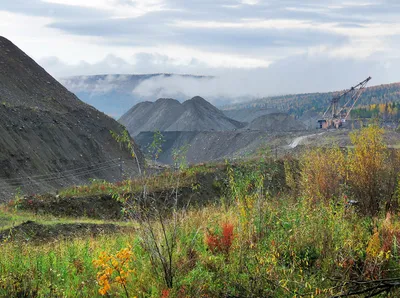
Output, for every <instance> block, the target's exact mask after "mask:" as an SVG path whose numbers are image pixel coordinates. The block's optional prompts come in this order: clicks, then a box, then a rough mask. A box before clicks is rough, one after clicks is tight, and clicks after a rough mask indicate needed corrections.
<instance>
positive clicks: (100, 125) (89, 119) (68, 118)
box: [0, 37, 142, 200]
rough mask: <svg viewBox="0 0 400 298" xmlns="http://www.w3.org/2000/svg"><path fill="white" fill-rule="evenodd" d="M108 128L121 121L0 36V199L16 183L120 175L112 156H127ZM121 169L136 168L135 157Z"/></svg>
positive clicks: (40, 186) (27, 186) (38, 187)
mask: <svg viewBox="0 0 400 298" xmlns="http://www.w3.org/2000/svg"><path fill="white" fill-rule="evenodd" d="M110 130H112V131H115V132H119V133H120V132H122V127H121V126H120V125H119V124H118V123H117V122H116V121H115V120H113V119H111V118H110V117H108V116H106V115H104V114H103V113H101V112H99V111H97V110H96V109H94V108H93V107H91V106H89V105H87V104H85V103H83V102H82V101H80V100H79V99H78V98H77V97H76V96H75V95H74V94H72V93H70V92H69V91H68V90H67V89H65V88H64V87H63V86H62V85H61V84H59V83H58V82H57V81H56V80H55V79H54V78H52V77H51V76H50V75H49V74H48V73H47V72H46V71H45V70H44V69H43V68H41V67H40V66H39V65H38V64H36V63H35V61H33V60H32V59H31V58H29V57H28V56H27V55H26V54H25V53H24V52H22V51H21V50H20V49H19V48H17V47H16V46H15V45H14V44H13V43H11V42H10V41H9V40H7V39H6V38H4V37H0V200H2V199H4V198H6V197H7V196H10V195H12V193H13V192H15V189H16V188H17V187H22V190H26V191H29V192H36V191H42V190H54V188H57V187H60V186H65V185H69V184H75V183H82V182H87V180H88V178H101V179H107V180H115V179H119V176H120V173H119V169H118V167H117V165H116V164H115V161H116V160H117V159H118V158H120V157H122V158H123V159H125V160H128V159H129V153H128V152H125V151H123V150H121V149H120V146H119V144H117V143H116V142H115V140H114V139H113V138H112V137H111V134H110ZM136 151H137V152H138V156H139V160H140V161H141V162H142V155H141V153H140V152H139V150H138V148H136ZM100 164H101V166H100ZM77 168H79V170H74V169H77ZM66 170H68V172H65V171H66ZM126 170H127V171H129V172H130V173H135V172H136V171H137V169H136V168H135V166H134V163H129V164H127V165H126ZM55 173H59V174H55ZM27 177H33V178H31V179H29V178H27Z"/></svg>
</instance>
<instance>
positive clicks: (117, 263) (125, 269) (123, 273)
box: [93, 247, 134, 297]
mask: <svg viewBox="0 0 400 298" xmlns="http://www.w3.org/2000/svg"><path fill="white" fill-rule="evenodd" d="M133 259H134V256H133V253H132V250H131V247H128V248H124V249H121V250H120V251H119V252H117V253H116V254H115V255H108V254H107V253H106V252H102V253H101V254H100V256H99V259H97V260H94V261H93V265H94V266H95V267H96V268H99V269H100V271H99V272H98V273H97V282H98V284H99V286H100V287H101V288H100V289H99V293H100V294H101V295H106V294H107V293H108V292H109V291H110V290H111V285H112V284H113V283H114V284H117V285H120V286H122V287H123V288H124V290H125V294H126V297H129V295H128V291H127V289H126V283H127V280H128V277H129V276H130V274H131V273H133V272H134V270H132V269H130V262H131V260H133Z"/></svg>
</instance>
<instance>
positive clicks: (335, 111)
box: [318, 77, 371, 128]
mask: <svg viewBox="0 0 400 298" xmlns="http://www.w3.org/2000/svg"><path fill="white" fill-rule="evenodd" d="M370 80H371V77H368V78H367V79H365V80H364V81H362V82H361V83H359V84H358V85H356V86H354V87H351V88H350V89H348V90H345V91H343V92H342V93H341V94H339V95H338V96H335V97H333V98H332V99H331V103H330V105H329V107H328V109H327V110H326V111H325V113H324V115H323V116H322V119H321V120H318V124H319V128H339V127H341V126H342V125H343V123H345V122H346V120H347V118H348V117H349V115H350V112H351V110H352V109H353V107H354V106H355V104H356V103H357V101H358V99H359V98H360V96H361V93H362V92H363V90H364V89H365V86H366V85H367V83H368V82H369V81H370ZM341 100H342V101H343V100H344V105H343V106H342V107H340V101H341Z"/></svg>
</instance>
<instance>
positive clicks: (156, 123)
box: [119, 96, 244, 136]
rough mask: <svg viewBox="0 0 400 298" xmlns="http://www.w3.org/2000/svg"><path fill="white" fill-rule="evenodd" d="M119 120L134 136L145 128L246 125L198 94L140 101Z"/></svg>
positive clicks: (200, 128) (208, 128) (201, 128)
mask: <svg viewBox="0 0 400 298" xmlns="http://www.w3.org/2000/svg"><path fill="white" fill-rule="evenodd" d="M119 122H120V123H122V124H123V125H125V126H126V127H127V129H128V131H129V133H130V134H131V135H134V136H135V135H137V134H139V133H140V132H142V131H155V130H160V131H211V130H215V131H225V130H234V129H237V128H241V127H243V126H244V124H243V123H241V122H239V121H236V120H233V119H230V118H228V117H227V116H225V115H224V114H223V113H222V112H221V111H220V110H218V109H217V108H216V107H214V106H213V105H212V104H210V103H209V102H207V101H206V100H205V99H203V98H201V97H199V96H197V97H194V98H192V99H190V100H187V101H185V102H184V103H182V104H181V103H179V102H178V101H177V100H174V99H165V98H162V99H158V100H157V101H155V102H154V103H151V102H143V103H139V104H137V105H135V106H134V107H133V108H132V109H130V110H129V111H128V112H127V113H126V114H125V115H123V116H122V117H121V118H120V119H119Z"/></svg>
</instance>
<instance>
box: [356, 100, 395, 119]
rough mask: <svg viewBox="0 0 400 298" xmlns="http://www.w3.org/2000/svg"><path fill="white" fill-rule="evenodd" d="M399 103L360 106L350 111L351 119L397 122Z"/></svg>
mask: <svg viewBox="0 0 400 298" xmlns="http://www.w3.org/2000/svg"><path fill="white" fill-rule="evenodd" d="M399 108H400V103H399V102H389V103H380V104H376V103H374V104H370V105H365V106H361V107H359V108H357V109H353V110H352V111H351V114H350V116H351V118H353V119H359V118H379V119H382V120H385V121H398V120H399V119H400V110H399Z"/></svg>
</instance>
